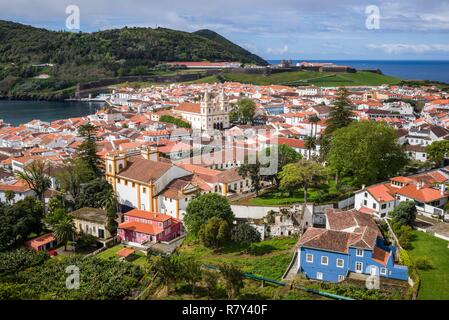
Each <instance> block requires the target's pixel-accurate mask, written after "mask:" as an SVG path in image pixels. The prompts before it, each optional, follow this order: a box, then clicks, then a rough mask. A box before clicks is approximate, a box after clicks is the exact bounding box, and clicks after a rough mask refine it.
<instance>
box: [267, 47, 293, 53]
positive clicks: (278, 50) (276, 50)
mask: <svg viewBox="0 0 449 320" xmlns="http://www.w3.org/2000/svg"><path fill="white" fill-rule="evenodd" d="M287 52H288V46H287V45H284V46H283V47H282V48H268V49H267V53H270V54H277V55H282V54H285V53H287Z"/></svg>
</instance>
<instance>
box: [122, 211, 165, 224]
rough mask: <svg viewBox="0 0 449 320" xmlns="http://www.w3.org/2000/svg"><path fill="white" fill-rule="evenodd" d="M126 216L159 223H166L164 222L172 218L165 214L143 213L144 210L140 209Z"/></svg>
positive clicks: (127, 213)
mask: <svg viewBox="0 0 449 320" xmlns="http://www.w3.org/2000/svg"><path fill="white" fill-rule="evenodd" d="M125 215H127V216H133V217H137V218H143V219H147V220H155V221H159V222H164V221H167V220H170V219H171V217H170V216H169V215H166V214H163V213H156V212H148V211H143V210H139V209H133V210H131V211H128V212H126V213H125Z"/></svg>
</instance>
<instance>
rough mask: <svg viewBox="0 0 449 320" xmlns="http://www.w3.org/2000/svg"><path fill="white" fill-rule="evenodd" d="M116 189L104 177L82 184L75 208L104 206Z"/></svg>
mask: <svg viewBox="0 0 449 320" xmlns="http://www.w3.org/2000/svg"><path fill="white" fill-rule="evenodd" d="M113 192H114V190H113V189H112V186H111V185H110V184H109V183H108V182H107V181H106V180H105V179H104V178H96V179H94V180H91V181H89V182H87V183H84V184H83V185H82V186H81V192H80V193H79V194H78V196H77V198H76V199H75V208H76V209H80V208H84V207H92V208H104V206H105V205H106V204H107V202H108V201H110V199H111V193H113Z"/></svg>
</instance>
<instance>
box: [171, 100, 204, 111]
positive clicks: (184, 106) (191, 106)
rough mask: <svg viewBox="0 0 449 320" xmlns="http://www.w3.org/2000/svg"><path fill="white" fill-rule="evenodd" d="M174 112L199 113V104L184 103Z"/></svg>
mask: <svg viewBox="0 0 449 320" xmlns="http://www.w3.org/2000/svg"><path fill="white" fill-rule="evenodd" d="M175 110H176V111H181V112H190V113H201V106H200V104H199V103H190V102H184V103H181V104H180V105H179V106H177V107H176V108H175Z"/></svg>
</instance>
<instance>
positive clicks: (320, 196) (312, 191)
mask: <svg viewBox="0 0 449 320" xmlns="http://www.w3.org/2000/svg"><path fill="white" fill-rule="evenodd" d="M343 183H344V185H345V188H346V192H344V193H342V192H341V191H338V190H337V188H336V187H335V181H334V180H330V181H329V182H328V184H323V185H321V186H320V187H319V188H309V190H308V191H307V202H312V203H327V202H332V201H336V200H339V199H341V198H345V197H346V196H347V195H348V193H349V192H350V189H348V188H351V187H350V185H351V181H350V179H344V180H343ZM303 202H304V189H302V188H300V189H298V190H296V191H295V192H294V193H293V194H292V195H290V194H288V192H284V191H281V190H275V191H269V192H267V193H264V194H261V195H259V196H258V197H256V198H252V199H249V200H247V201H246V204H249V205H258V206H276V205H289V204H293V203H303Z"/></svg>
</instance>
